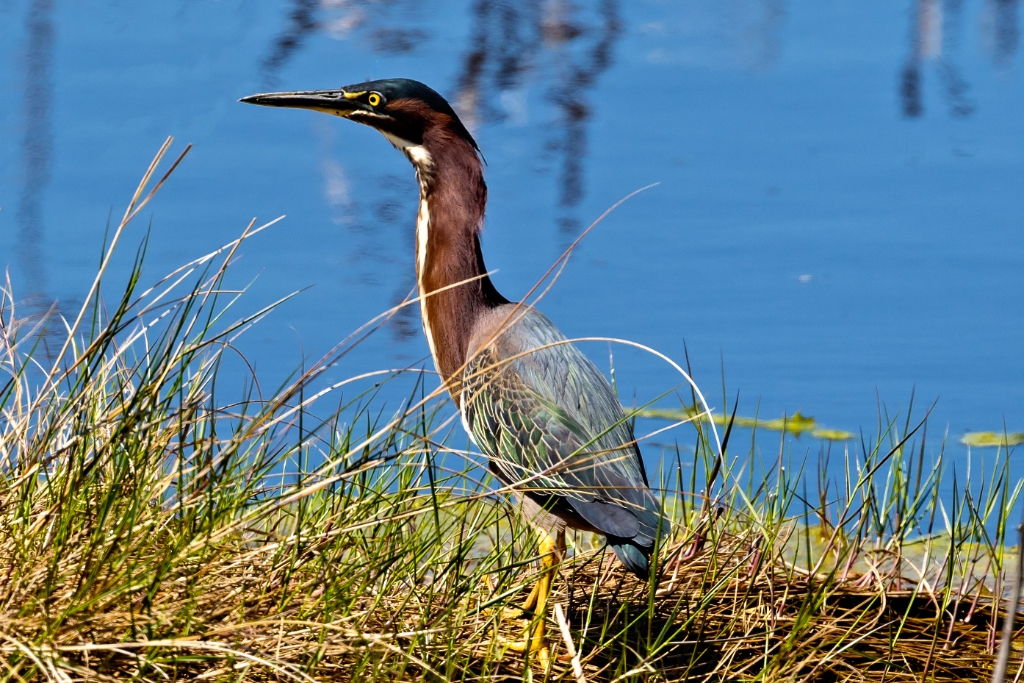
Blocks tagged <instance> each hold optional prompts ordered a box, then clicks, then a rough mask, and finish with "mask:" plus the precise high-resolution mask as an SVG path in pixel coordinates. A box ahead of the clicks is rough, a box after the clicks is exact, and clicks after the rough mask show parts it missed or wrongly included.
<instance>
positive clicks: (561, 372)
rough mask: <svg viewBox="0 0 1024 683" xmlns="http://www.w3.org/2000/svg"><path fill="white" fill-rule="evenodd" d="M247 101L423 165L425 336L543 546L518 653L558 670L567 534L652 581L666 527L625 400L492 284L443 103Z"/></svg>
mask: <svg viewBox="0 0 1024 683" xmlns="http://www.w3.org/2000/svg"><path fill="white" fill-rule="evenodd" d="M241 101H242V102H247V103H249V104H259V105H264V106H269V107H290V108H297V109H313V110H316V111H320V112H324V113H327V114H333V115H335V116H341V117H343V118H346V119H350V120H352V121H357V122H359V123H362V124H365V125H368V126H371V127H373V128H376V129H377V130H378V131H380V132H381V133H383V134H384V137H386V138H387V139H388V141H389V142H391V144H392V145H394V146H395V147H396V148H398V149H399V150H401V152H402V153H403V154H405V156H406V157H408V159H409V161H411V162H412V165H413V167H414V168H415V170H416V178H417V180H418V181H419V187H420V203H419V213H418V216H417V218H416V282H417V285H418V289H419V295H420V296H419V303H420V313H421V316H422V319H423V332H424V333H425V334H426V337H427V343H428V345H429V347H430V353H431V356H433V360H434V364H435V365H436V366H437V371H438V373H439V374H440V375H441V378H442V381H443V382H444V384H445V388H446V389H447V390H448V392H449V393H450V394H451V397H452V400H453V401H454V402H455V405H456V406H457V407H458V409H459V413H460V415H461V417H462V424H463V426H464V427H465V429H466V431H467V432H468V433H469V436H470V438H471V439H472V441H473V443H474V444H475V445H476V446H477V447H478V448H479V449H480V450H481V451H482V452H483V453H484V454H485V455H486V456H487V457H488V460H489V465H490V469H491V471H492V472H493V474H494V475H495V476H496V477H497V478H498V480H499V481H501V482H502V483H503V484H504V485H505V486H506V487H508V488H509V490H511V491H513V492H514V494H515V496H516V498H517V499H518V500H519V502H520V509H521V511H522V513H523V514H524V515H525V517H526V519H527V521H528V522H529V523H530V524H531V525H532V526H533V527H534V528H535V529H536V530H537V531H538V534H539V536H540V548H539V550H540V555H541V562H542V571H541V575H540V579H539V580H538V582H537V583H536V585H535V586H534V587H533V590H532V591H531V593H530V596H529V597H528V598H527V600H526V602H525V604H524V605H523V606H522V608H523V613H524V614H526V613H529V612H530V611H531V610H533V611H534V613H535V614H536V615H537V616H538V618H537V619H536V623H535V625H534V626H533V627H532V629H530V628H528V630H527V633H526V637H525V638H524V640H523V642H520V643H513V644H511V646H512V647H513V648H514V649H519V650H528V651H529V652H531V653H535V654H537V656H538V657H540V658H541V659H542V660H546V659H547V657H548V653H547V647H546V640H545V615H546V610H547V602H548V596H549V594H550V592H551V583H552V579H553V578H554V574H555V571H556V569H557V565H558V563H559V562H560V561H561V558H562V556H563V554H564V552H565V529H566V527H570V528H573V529H582V530H586V531H593V532H597V533H600V534H603V535H604V536H605V537H606V538H607V541H608V545H610V546H611V547H612V549H613V550H614V551H615V554H616V555H617V556H618V558H619V560H621V562H622V563H623V564H624V565H625V566H626V568H627V569H628V570H629V571H631V572H633V573H634V574H636V575H637V576H639V577H641V578H644V579H646V578H647V576H648V572H649V567H650V557H651V554H652V552H653V549H654V545H655V540H656V539H657V537H658V535H659V533H661V532H663V531H667V529H668V522H667V521H666V520H665V519H664V518H663V516H662V514H661V512H660V506H659V504H658V499H657V498H656V497H655V495H654V493H653V492H652V491H651V489H650V487H649V485H648V482H647V474H646V473H645V471H644V465H643V460H641V457H640V449H639V448H638V446H637V443H636V439H635V438H634V436H633V428H632V425H631V423H630V422H629V421H628V420H627V419H626V416H625V414H624V413H623V411H622V407H621V405H620V404H619V401H618V399H617V398H616V395H615V392H614V391H613V390H612V388H611V386H610V385H609V384H608V380H607V379H605V377H604V375H603V374H601V372H600V371H599V370H598V369H597V368H596V367H595V366H594V364H593V363H591V362H590V361H589V360H588V359H587V357H586V356H584V355H583V354H582V353H581V352H580V351H579V350H578V349H577V348H576V347H575V346H573V345H572V344H570V343H568V342H567V340H566V338H565V336H564V335H562V333H561V332H559V331H558V328H556V327H555V326H554V325H553V324H552V323H551V321H550V320H548V319H547V318H546V317H545V316H544V315H543V314H541V313H540V312H539V311H537V310H536V309H534V308H533V307H531V306H528V305H526V304H523V303H514V302H511V301H509V300H508V299H506V298H505V297H503V296H502V295H501V294H499V293H498V290H497V289H495V287H494V285H493V284H492V283H491V280H490V278H488V276H487V269H486V268H485V267H484V259H483V254H482V252H481V249H480V231H481V228H482V227H483V221H484V209H485V206H486V203H487V186H486V185H485V184H484V174H483V165H482V163H481V155H480V148H479V147H478V146H477V144H476V141H475V140H474V139H473V136H472V135H470V134H469V131H468V130H466V127H465V126H464V125H463V124H462V121H460V120H459V117H458V116H457V115H456V113H455V111H454V110H453V109H452V107H451V105H449V104H448V102H447V101H445V99H444V98H443V97H441V96H440V95H438V94H437V93H436V92H434V91H433V90H431V89H430V88H428V87H427V86H426V85H424V84H422V83H419V82H417V81H412V80H407V79H402V78H396V79H387V80H379V81H369V82H367V83H359V84H356V85H350V86H346V87H344V88H340V89H335V90H315V91H305V92H280V93H268V94H261V95H251V96H249V97H245V98H243V99H242V100H241ZM531 630H532V632H531Z"/></svg>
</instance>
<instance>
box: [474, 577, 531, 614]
mask: <svg viewBox="0 0 1024 683" xmlns="http://www.w3.org/2000/svg"><path fill="white" fill-rule="evenodd" d="M540 589H541V584H540V582H537V583H535V584H534V585H533V589H532V590H531V591H530V594H529V595H528V596H526V600H524V601H523V604H521V605H519V606H518V607H503V608H501V612H498V610H497V609H487V610H484V612H483V613H484V616H487V617H490V616H492V615H494V614H498V615H499V616H500V618H501V619H502V620H504V619H516V620H522V619H533V617H534V614H535V612H534V608H535V607H536V606H537V596H538V595H539V594H540ZM492 590H493V587H492Z"/></svg>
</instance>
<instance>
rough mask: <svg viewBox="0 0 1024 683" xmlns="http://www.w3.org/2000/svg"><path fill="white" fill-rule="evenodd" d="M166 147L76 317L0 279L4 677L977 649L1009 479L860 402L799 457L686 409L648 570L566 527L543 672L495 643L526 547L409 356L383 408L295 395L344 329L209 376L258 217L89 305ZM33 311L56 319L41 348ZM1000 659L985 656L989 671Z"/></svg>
mask: <svg viewBox="0 0 1024 683" xmlns="http://www.w3.org/2000/svg"><path fill="white" fill-rule="evenodd" d="M166 149H167V146H165V148H164V149H162V150H161V154H160V155H158V158H157V160H155V161H154V164H153V166H152V167H151V168H150V170H149V171H148V172H147V176H146V178H145V179H144V182H143V183H142V184H141V185H140V188H139V190H138V191H137V192H136V194H135V198H134V199H133V202H132V204H131V206H130V207H129V209H128V211H126V212H125V218H124V220H123V221H122V223H121V224H120V225H119V227H118V229H117V230H116V231H115V233H114V237H113V239H112V242H111V245H110V250H111V251H108V253H107V255H106V256H105V257H104V260H103V263H102V264H101V268H100V273H99V276H98V277H97V280H96V285H95V286H94V288H93V290H92V291H91V293H90V295H89V297H88V301H87V303H86V305H85V308H83V310H82V312H81V314H80V315H79V316H78V317H77V318H76V320H74V321H71V322H63V323H62V321H57V320H54V319H48V320H46V321H44V322H43V323H40V321H38V320H31V319H28V318H23V317H20V315H19V312H18V310H16V307H15V305H14V301H15V299H14V296H13V293H12V292H11V290H10V286H9V284H8V287H7V288H6V289H4V290H3V291H0V371H2V375H0V411H2V412H0V653H2V655H0V664H2V666H0V679H2V680H4V681H8V680H10V681H31V680H52V681H72V680H75V681H77V680H97V681H99V680H104V681H106V680H112V679H118V680H120V679H133V680H140V681H171V680H232V681H242V680H275V681H280V680H290V681H309V680H359V681H385V680H386V681H401V680H410V681H411V680H416V681H422V680H435V681H441V680H455V681H476V680H501V679H508V680H522V679H529V680H534V681H539V680H571V681H576V683H580V682H581V681H593V682H596V681H659V680H673V681H675V680H700V681H725V680H729V681H736V680H741V681H777V680H799V681H805V680H806V681H812V680H822V681H833V680H844V681H846V680H850V681H860V680H886V681H900V680H907V681H910V680H913V681H919V680H933V681H953V680H962V676H963V672H964V671H965V667H970V670H971V671H973V672H974V674H975V675H976V676H977V677H979V678H980V677H983V676H985V675H987V672H989V671H990V670H991V669H992V666H993V653H994V651H995V647H996V644H997V636H996V634H997V631H998V628H999V625H1000V623H1001V619H1002V617H1003V612H1004V609H1003V608H1004V607H1005V605H1001V602H1000V600H999V597H1000V596H1002V595H1003V594H1004V593H1008V592H1009V591H1008V587H1007V586H1006V578H1005V577H1008V576H1009V577H1015V576H1016V575H1017V568H1016V566H1015V564H1014V562H1015V560H1014V559H1013V556H1014V555H1015V553H1013V552H1011V551H1010V549H1008V548H1007V547H1006V546H1005V541H1006V534H1007V532H1008V529H1009V524H1008V522H1007V514H1008V511H1009V510H1010V509H1012V508H1013V506H1014V504H1015V502H1016V500H1017V497H1018V495H1019V493H1020V487H1021V484H1020V482H1014V481H1012V480H1011V478H1010V472H1009V465H1008V454H1007V452H1006V447H1005V445H1003V446H1002V447H1000V448H999V449H998V450H997V452H996V456H995V457H994V458H992V459H991V460H990V461H989V462H986V463H985V464H984V465H983V466H982V467H981V469H980V471H979V470H978V469H975V470H973V471H957V472H955V474H954V473H952V470H951V469H950V468H948V467H946V466H945V460H946V455H945V452H944V444H939V445H938V447H937V448H934V447H932V446H931V444H926V438H925V423H924V422H914V421H912V420H911V419H910V418H909V416H903V417H899V416H896V417H890V416H887V415H885V414H884V413H883V415H882V416H881V417H880V421H879V430H878V432H879V434H878V436H877V437H875V438H867V437H862V438H861V439H860V441H859V442H856V441H852V440H847V441H842V442H828V441H825V442H823V443H822V445H821V451H820V452H819V453H818V454H817V456H816V457H815V458H803V459H799V458H797V457H796V456H794V455H793V454H792V453H790V452H788V451H787V450H786V448H787V446H786V444H787V443H790V442H788V441H786V440H785V435H784V434H783V439H782V442H781V445H780V454H779V456H778V458H777V459H776V460H775V461H774V462H771V460H770V458H766V457H764V456H763V454H762V453H761V452H760V451H759V450H758V446H757V444H758V441H757V440H756V439H753V438H752V439H751V441H750V444H751V445H750V447H749V450H747V451H746V452H743V453H742V454H740V455H736V452H737V450H738V447H736V446H735V443H736V441H737V438H736V437H735V435H734V436H733V437H732V443H733V444H734V445H733V447H732V451H731V452H727V453H726V458H725V459H724V460H720V459H719V458H718V457H717V448H716V447H715V446H714V445H713V443H714V442H713V441H709V434H708V433H707V432H706V431H705V429H706V424H707V423H701V422H694V423H693V425H694V428H695V429H696V433H695V436H694V441H693V448H692V452H691V451H689V450H687V451H686V452H688V453H691V455H690V457H688V458H685V459H684V458H683V456H682V451H681V450H674V451H670V452H667V453H666V457H665V462H666V463H668V465H667V466H666V467H665V468H663V470H662V472H661V476H660V489H661V490H662V492H663V498H664V504H665V510H666V513H667V514H668V515H669V516H670V518H671V519H672V520H673V523H674V524H673V530H672V533H671V535H670V536H669V537H668V538H666V539H665V541H664V544H663V547H662V548H660V550H659V554H658V556H657V557H658V559H657V563H656V567H655V569H656V571H655V572H654V574H655V576H654V578H653V579H652V580H651V581H650V582H641V581H638V580H637V579H636V578H635V577H632V576H630V575H627V574H625V573H624V572H623V570H622V568H621V567H620V566H619V565H618V564H617V562H616V561H615V560H614V558H613V555H612V554H611V553H608V552H605V551H604V549H603V547H602V546H601V544H600V543H599V542H598V540H597V539H596V538H594V537H593V536H590V535H587V534H577V535H576V536H575V537H573V538H571V539H570V542H571V546H572V552H571V555H570V557H569V558H568V559H567V560H566V561H565V562H564V563H563V565H562V567H561V568H560V579H559V580H558V581H557V582H556V593H555V596H554V600H555V602H557V603H558V609H557V610H555V612H554V615H547V618H550V619H554V620H556V622H557V623H553V624H552V628H550V629H549V633H551V634H552V637H553V638H554V639H555V640H554V641H553V643H552V647H553V654H554V655H555V657H556V661H555V663H554V665H553V667H552V669H551V670H550V671H543V670H541V669H540V668H538V666H537V665H536V663H526V662H524V661H523V659H522V657H521V656H519V655H517V654H514V653H506V652H504V651H503V647H502V640H501V638H499V636H504V637H506V638H510V639H515V638H516V637H518V636H519V635H520V633H521V630H522V629H523V628H524V625H523V623H522V622H516V621H515V620H501V619H500V617H499V614H500V611H501V610H500V608H501V607H503V606H506V605H510V604H512V603H514V602H515V601H516V600H517V599H521V597H522V596H523V595H524V594H525V591H527V590H528V589H529V586H530V585H531V582H532V579H533V578H534V577H535V576H536V573H537V572H538V570H539V567H538V562H537V557H536V550H535V543H534V540H533V538H532V535H531V533H530V530H529V529H528V528H527V527H526V526H524V524H523V523H522V522H521V521H520V519H519V517H518V516H517V514H516V513H515V510H514V506H513V505H512V504H510V503H509V502H508V501H506V500H505V497H504V496H503V495H500V494H496V493H495V488H496V486H495V485H493V484H492V482H491V481H490V480H489V478H488V477H487V476H486V474H485V470H484V469H482V468H481V467H480V466H479V465H480V463H478V462H476V460H475V458H474V456H473V455H472V454H467V453H466V452H465V451H464V449H462V446H463V445H464V444H465V440H466V439H465V436H464V435H462V434H461V432H459V431H458V429H457V428H453V426H452V425H453V420H452V418H451V416H450V411H449V410H448V409H447V408H446V406H445V403H444V401H443V400H441V399H440V398H438V397H437V396H436V392H435V393H428V391H427V389H426V388H425V387H424V381H423V379H422V375H420V376H419V378H416V379H413V381H412V382H411V385H412V389H411V391H410V394H409V398H408V400H407V401H406V402H405V403H403V404H402V406H401V407H400V408H398V409H396V410H394V411H393V412H385V411H384V410H383V409H382V408H381V406H382V405H383V401H381V400H380V399H379V398H377V396H376V394H375V392H376V391H378V390H379V389H377V388H375V387H374V386H373V385H372V384H370V383H371V382H381V381H387V380H388V378H389V377H391V376H393V375H395V374H397V373H395V372H391V371H388V372H386V373H368V374H367V375H364V376H361V377H358V378H352V379H351V380H347V381H345V382H339V383H337V384H335V385H331V386H328V387H323V388H317V387H318V384H317V381H318V380H319V379H320V378H321V375H322V374H323V371H324V370H325V369H326V368H327V367H329V366H330V364H331V363H332V362H333V361H334V360H335V359H336V358H337V357H339V356H340V355H343V354H344V353H346V352H347V350H348V349H350V348H351V347H352V346H353V345H354V344H356V343H358V342H359V341H361V339H362V338H363V337H362V336H360V335H361V333H360V334H356V335H354V336H353V337H351V338H350V339H348V340H346V341H345V342H344V343H343V344H342V345H341V346H340V347H339V348H338V349H337V350H335V352H334V353H332V355H331V356H329V357H326V358H325V359H323V360H321V361H320V362H317V363H314V364H313V365H312V366H311V367H309V368H308V369H305V370H303V371H301V372H299V373H297V374H296V376H295V377H294V378H292V380H291V381H289V382H287V383H285V384H284V385H283V386H281V387H280V388H279V389H277V390H276V391H273V392H270V393H269V394H267V395H264V393H263V392H261V390H260V387H259V384H258V383H257V382H256V379H255V378H252V381H251V382H249V383H248V384H246V385H244V386H241V387H239V386H231V387H228V388H225V387H223V386H222V383H223V382H224V381H225V380H224V379H223V376H224V375H225V370H224V367H225V365H226V364H227V363H228V362H230V359H231V358H233V357H235V354H236V353H237V352H236V350H235V343H236V339H237V337H238V335H239V334H241V333H242V332H243V331H244V330H246V329H247V328H248V327H250V326H251V325H252V324H254V323H256V322H257V321H258V320H259V319H260V318H261V317H262V316H264V315H265V314H266V313H267V312H268V311H269V310H271V309H272V308H273V306H271V307H268V308H265V309H261V310H259V311H256V312H254V313H252V314H248V315H238V314H236V313H235V312H234V311H235V309H236V308H238V306H239V305H240V304H239V296H240V295H239V294H238V293H237V292H234V291H230V290H228V289H227V288H226V286H225V277H226V274H227V272H228V263H229V262H230V260H231V258H232V256H233V255H234V253H235V251H236V249H237V248H238V247H239V245H240V244H241V243H242V242H243V241H244V240H246V239H249V238H251V237H252V235H254V234H256V233H257V232H258V231H259V229H253V226H252V225H250V226H249V228H247V229H246V231H245V232H244V233H243V235H242V236H241V237H240V238H239V240H236V241H234V242H232V243H230V244H228V245H226V246H225V247H223V248H222V249H220V250H218V251H216V252H214V253H212V254H209V255H207V256H204V257H202V258H200V259H197V260H196V261H193V262H192V263H189V264H187V265H186V266H184V267H182V268H181V269H179V270H177V271H175V272H174V273H172V274H170V275H169V276H168V277H166V278H164V279H162V280H160V281H158V282H157V283H156V284H155V285H154V286H152V287H149V288H147V289H142V288H141V285H140V283H141V280H142V272H141V266H142V259H143V255H144V249H141V250H140V251H139V254H138V257H137V258H136V261H135V265H134V268H133V269H132V271H131V274H130V275H129V277H128V278H127V281H126V283H125V284H124V285H123V286H122V287H121V288H120V290H119V291H118V292H117V295H116V296H115V297H113V298H112V299H109V298H106V297H105V296H104V293H103V290H104V288H103V287H102V280H103V275H104V272H105V269H106V266H107V264H108V263H109V260H110V259H109V254H110V253H111V252H112V250H113V248H114V247H115V246H116V245H117V242H118V240H119V238H120V236H121V234H122V233H123V231H124V229H125V227H126V226H127V224H128V223H129V222H130V221H131V219H132V218H133V217H134V216H136V215H137V214H138V210H139V209H140V208H141V204H142V203H144V202H145V201H147V200H148V197H150V196H152V195H151V193H150V194H147V193H146V190H147V187H148V186H147V183H148V182H149V179H150V177H152V176H153V175H154V173H155V170H156V168H157V166H158V165H159V161H160V157H161V156H162V155H163V153H164V152H166ZM179 160H180V159H179ZM164 180H166V175H165V176H164V178H163V180H160V181H159V183H162V182H163V181H164ZM159 183H158V184H159ZM154 190H155V188H154ZM143 197H144V198H145V199H142V198H143ZM40 324H43V325H49V326H50V327H51V328H53V327H55V326H57V325H58V324H63V326H64V333H65V334H64V336H63V338H62V340H61V341H62V347H63V348H62V349H61V350H60V351H59V352H58V353H57V354H56V355H55V356H47V353H46V351H47V348H48V347H47V346H45V345H43V344H41V343H40V340H41V339H44V338H45V339H52V338H53V335H54V330H53V329H49V330H48V333H47V335H45V336H43V335H41V334H40ZM360 387H363V389H360ZM366 387H368V388H366ZM343 390H344V391H348V392H352V391H355V392H356V393H355V394H354V395H352V394H351V393H349V394H348V395H347V396H346V398H338V397H339V396H340V395H342V394H341V392H342V391H343ZM360 392H361V393H360ZM328 404H330V407H329V408H325V406H326V405H328ZM754 427H756V425H754ZM653 447H654V446H650V448H653ZM763 463H769V464H765V465H763ZM815 466H816V468H817V469H816V472H812V468H813V467H815ZM809 486H811V487H812V489H811V490H808V487H809ZM1021 667H1022V662H1021V658H1020V657H1019V656H1018V655H1013V656H1011V659H1010V664H1009V668H1008V671H1009V673H1010V674H1011V675H1019V674H1020V671H1021Z"/></svg>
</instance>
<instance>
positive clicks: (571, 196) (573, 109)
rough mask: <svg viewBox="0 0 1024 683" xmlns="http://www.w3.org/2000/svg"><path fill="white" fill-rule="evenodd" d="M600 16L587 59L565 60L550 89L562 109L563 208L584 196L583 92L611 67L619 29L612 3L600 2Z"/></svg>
mask: <svg viewBox="0 0 1024 683" xmlns="http://www.w3.org/2000/svg"><path fill="white" fill-rule="evenodd" d="M601 16H602V18H603V19H604V30H603V33H602V35H601V38H600V40H598V42H597V44H596V45H595V46H594V49H593V50H591V51H590V54H589V59H585V60H583V63H582V64H574V63H572V62H569V68H568V72H569V73H568V74H567V76H566V77H565V78H562V79H560V80H559V82H558V83H557V84H556V87H554V88H552V94H551V100H552V101H553V102H554V103H555V104H557V105H558V106H559V107H560V108H561V109H562V115H563V119H562V120H563V121H564V124H565V139H564V141H563V143H562V151H563V155H564V156H563V161H562V179H561V183H560V186H561V196H560V197H559V199H558V203H559V205H560V206H562V207H566V208H571V207H574V206H576V205H578V204H579V203H580V201H581V200H582V199H583V195H584V189H583V163H582V162H583V158H584V157H585V156H586V154H587V126H586V122H587V120H588V119H589V118H590V104H589V102H588V98H587V91H588V90H589V89H590V88H592V87H594V84H595V82H596V81H597V77H598V76H599V75H600V74H601V73H603V72H604V71H605V70H606V69H608V67H609V66H611V62H612V57H611V49H612V46H613V45H614V43H615V39H616V38H617V37H618V35H619V31H620V24H619V18H618V11H617V7H616V6H615V2H613V1H612V0H604V1H603V2H602V3H601ZM566 23H567V22H566ZM559 35H561V36H571V37H572V38H575V37H576V35H579V29H576V32H575V33H570V32H568V31H566V30H561V31H560V32H559ZM570 39H571V38H570Z"/></svg>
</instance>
